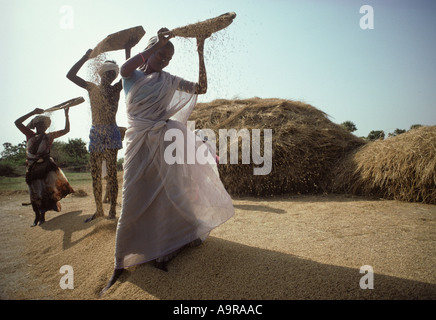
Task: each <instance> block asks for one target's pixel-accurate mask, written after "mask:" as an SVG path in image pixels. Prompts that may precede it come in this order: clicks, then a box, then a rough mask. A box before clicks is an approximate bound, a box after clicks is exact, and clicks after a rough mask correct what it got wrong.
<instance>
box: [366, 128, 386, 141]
mask: <svg viewBox="0 0 436 320" xmlns="http://www.w3.org/2000/svg"><path fill="white" fill-rule="evenodd" d="M384 138H385V132H384V131H383V130H372V131H371V132H370V133H369V134H368V137H367V139H368V140H370V141H374V140H378V139H380V140H383V139H384Z"/></svg>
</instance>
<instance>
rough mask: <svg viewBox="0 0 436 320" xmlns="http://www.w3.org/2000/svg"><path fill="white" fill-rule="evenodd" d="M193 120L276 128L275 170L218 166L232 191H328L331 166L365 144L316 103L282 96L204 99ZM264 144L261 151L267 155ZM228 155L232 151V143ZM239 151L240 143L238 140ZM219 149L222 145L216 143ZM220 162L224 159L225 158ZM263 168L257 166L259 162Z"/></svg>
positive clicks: (210, 126) (229, 126)
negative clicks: (256, 171) (263, 171)
mask: <svg viewBox="0 0 436 320" xmlns="http://www.w3.org/2000/svg"><path fill="white" fill-rule="evenodd" d="M190 120H195V126H196V128H199V129H203V128H207V129H211V130H214V132H215V135H216V137H217V141H218V139H219V129H227V130H230V129H236V130H240V129H244V128H245V129H248V130H249V131H250V132H251V131H252V130H253V129H260V130H261V132H264V131H263V130H264V129H272V171H271V173H270V174H268V175H254V174H253V168H254V167H255V165H254V164H253V162H251V163H250V164H242V159H241V152H240V154H239V162H238V164H230V163H229V162H230V161H229V159H228V161H227V164H220V165H219V166H218V168H219V172H220V177H221V179H222V181H223V184H224V186H225V187H226V189H227V191H228V192H229V193H230V194H232V195H252V196H256V195H264V196H265V195H275V194H283V193H314V192H323V191H328V189H329V186H328V185H327V183H326V177H328V176H329V174H330V171H331V168H332V166H333V165H334V164H335V163H336V162H337V161H339V159H341V158H343V157H344V156H345V155H346V154H348V153H349V152H350V151H352V150H354V149H356V148H357V147H359V146H362V145H363V144H364V143H365V142H364V140H363V139H360V138H357V137H356V136H354V135H352V134H351V133H349V132H347V131H346V130H345V129H344V128H343V127H342V126H340V125H337V124H335V123H333V122H331V121H330V120H329V119H328V117H327V115H326V114H325V113H324V112H322V111H320V110H318V109H316V108H315V107H313V106H311V105H309V104H305V103H302V102H298V101H290V100H282V99H260V98H252V99H247V100H215V101H212V102H210V103H200V104H198V105H197V106H196V108H195V109H194V111H193V113H192V115H191V118H190ZM263 145H264V144H263V142H262V143H261V154H263V153H264V150H263V148H262V146H263ZM227 148H228V149H227V154H229V153H230V150H229V145H228V147H227ZM239 150H242V142H241V141H239ZM217 151H219V152H222V150H219V145H218V143H217ZM221 161H222V160H221ZM258 167H259V166H258Z"/></svg>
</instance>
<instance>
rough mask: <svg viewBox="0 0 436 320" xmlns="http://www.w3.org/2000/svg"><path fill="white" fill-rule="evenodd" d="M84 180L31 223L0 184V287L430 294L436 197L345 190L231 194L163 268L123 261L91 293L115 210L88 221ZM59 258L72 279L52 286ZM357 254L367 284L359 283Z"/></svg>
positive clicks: (329, 295)
mask: <svg viewBox="0 0 436 320" xmlns="http://www.w3.org/2000/svg"><path fill="white" fill-rule="evenodd" d="M85 191H87V193H88V196H86V197H82V198H79V197H74V196H68V197H67V198H66V199H64V200H63V201H62V204H63V211H62V212H60V213H54V212H50V213H48V214H47V222H46V223H45V224H43V225H42V226H38V227H35V228H30V224H31V223H32V221H33V213H32V210H31V208H30V207H26V206H22V205H21V204H22V203H23V202H27V201H28V195H27V194H26V193H25V192H21V193H20V192H3V193H2V194H0V201H1V202H0V203H1V209H0V217H1V224H0V240H1V244H2V245H1V249H0V254H1V255H0V298H1V299H65V300H68V299H121V300H124V299H147V300H150V299H159V300H168V299H194V300H196V299H212V300H215V299H222V300H229V299H283V300H290V299H436V271H435V261H436V259H435V258H436V246H435V243H436V206H434V205H423V204H416V203H405V202H398V201H384V200H372V199H367V198H359V197H349V196H343V195H328V196H321V195H320V196H280V197H275V198H270V199H267V198H263V199H254V198H243V199H234V206H235V209H236V214H235V216H234V217H233V218H232V219H231V220H229V221H228V222H227V223H225V224H223V225H222V226H220V227H219V228H217V229H215V230H214V231H213V232H212V233H211V235H210V237H209V238H208V239H207V240H206V242H205V243H204V244H203V245H202V246H200V247H197V248H192V249H186V250H185V251H183V252H182V253H181V254H180V255H179V256H178V257H177V258H176V259H175V260H174V261H172V262H171V263H170V264H169V272H168V273H165V272H163V271H160V270H158V269H155V268H154V267H153V266H152V265H151V264H144V265H140V266H137V267H133V268H130V269H128V271H127V272H126V273H125V274H123V275H122V277H121V278H120V281H119V282H118V283H116V284H115V285H114V286H113V287H112V288H111V289H110V290H109V291H108V292H107V293H106V294H105V295H104V296H103V297H102V298H99V297H98V295H97V293H98V292H99V291H100V289H101V288H102V287H103V286H104V285H105V283H106V281H107V280H108V278H109V277H110V275H111V272H112V268H113V254H114V243H115V228H116V222H115V221H110V220H107V219H105V218H102V219H99V220H97V221H93V222H90V223H87V224H85V223H84V222H83V221H84V220H85V219H86V218H87V217H89V216H90V215H91V214H92V213H93V212H94V211H93V210H94V204H93V198H92V196H91V190H90V189H86V190H85ZM120 199H121V195H120ZM118 209H120V207H118ZM105 210H106V213H107V210H108V205H105ZM63 265H69V266H71V267H72V268H73V270H74V289H61V287H60V280H61V278H62V276H63V274H61V273H60V272H59V270H60V268H61V267H62V266H63ZM364 265H369V266H371V267H372V268H373V270H374V289H372V290H371V289H366V290H364V289H361V288H360V286H359V282H360V279H361V277H363V276H364V275H363V274H362V273H360V268H361V267H362V266H364Z"/></svg>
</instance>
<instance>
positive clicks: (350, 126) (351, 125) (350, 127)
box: [341, 121, 357, 132]
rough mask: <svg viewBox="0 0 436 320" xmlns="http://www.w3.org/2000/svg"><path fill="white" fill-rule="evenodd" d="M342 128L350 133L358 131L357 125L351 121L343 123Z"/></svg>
mask: <svg viewBox="0 0 436 320" xmlns="http://www.w3.org/2000/svg"><path fill="white" fill-rule="evenodd" d="M341 126H343V127H344V128H345V130H347V131H348V132H354V131H356V130H357V127H356V125H355V124H354V123H353V122H351V121H345V122H342V123H341Z"/></svg>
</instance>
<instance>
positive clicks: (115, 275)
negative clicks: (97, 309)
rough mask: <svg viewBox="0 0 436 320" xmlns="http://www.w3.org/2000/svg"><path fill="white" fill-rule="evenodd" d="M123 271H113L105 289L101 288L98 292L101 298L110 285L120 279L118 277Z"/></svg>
mask: <svg viewBox="0 0 436 320" xmlns="http://www.w3.org/2000/svg"><path fill="white" fill-rule="evenodd" d="M123 271H124V269H115V270H114V273H113V274H112V277H111V278H110V279H109V282H108V283H107V285H106V287H104V288H103V290H101V291H100V296H102V295H103V294H104V293H105V292H106V291H107V290H108V289H109V288H110V287H112V285H113V284H114V283H115V282H116V281H117V279H118V278H119V277H120V275H121V274H122V273H123Z"/></svg>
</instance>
